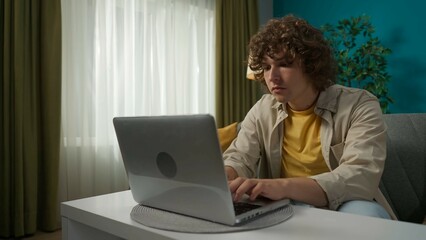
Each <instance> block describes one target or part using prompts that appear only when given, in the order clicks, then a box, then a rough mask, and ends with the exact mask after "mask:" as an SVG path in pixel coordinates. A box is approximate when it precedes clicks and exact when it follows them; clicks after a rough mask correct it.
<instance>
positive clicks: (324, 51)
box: [248, 14, 336, 91]
mask: <svg viewBox="0 0 426 240" xmlns="http://www.w3.org/2000/svg"><path fill="white" fill-rule="evenodd" d="M248 46H249V53H250V54H249V67H250V68H251V69H252V70H253V71H254V72H255V78H256V80H258V81H260V82H262V83H263V84H265V85H266V83H265V79H264V77H263V72H264V71H263V63H264V60H265V56H268V57H270V58H272V59H274V57H275V56H277V55H279V54H282V53H284V54H285V59H286V61H287V62H288V63H292V62H293V61H295V59H297V60H300V63H301V66H302V69H303V71H304V72H305V73H306V74H307V75H308V76H309V77H310V79H311V81H312V82H313V84H314V86H315V88H316V89H317V90H319V91H322V90H324V89H325V88H327V87H328V86H330V85H332V84H333V83H334V82H335V78H336V62H335V59H334V57H333V50H332V48H331V47H330V45H329V44H328V42H327V41H326V40H325V39H324V37H323V34H322V32H321V31H320V30H318V29H316V28H314V27H313V26H312V25H310V24H309V23H308V22H307V21H306V20H303V19H301V18H298V17H295V16H293V15H291V14H290V15H287V16H285V17H283V18H281V19H271V20H269V22H268V23H267V24H266V25H265V26H264V27H263V29H261V30H260V31H259V32H258V33H257V34H255V35H254V36H253V37H252V38H251V39H250V43H249V45H248Z"/></svg>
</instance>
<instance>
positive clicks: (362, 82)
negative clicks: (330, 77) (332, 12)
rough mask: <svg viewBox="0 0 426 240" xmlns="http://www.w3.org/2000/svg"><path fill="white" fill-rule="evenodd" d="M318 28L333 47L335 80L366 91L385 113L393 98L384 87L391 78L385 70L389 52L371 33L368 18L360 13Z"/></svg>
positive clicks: (372, 31) (372, 32)
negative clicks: (373, 97) (336, 71)
mask: <svg viewBox="0 0 426 240" xmlns="http://www.w3.org/2000/svg"><path fill="white" fill-rule="evenodd" d="M321 30H322V31H323V33H324V37H325V38H326V39H327V41H329V43H330V44H331V46H332V47H333V49H334V54H335V58H336V61H337V65H338V74H337V82H338V83H339V84H342V85H345V86H349V87H357V88H364V89H366V90H368V91H369V92H371V93H372V94H374V95H375V96H376V97H377V98H378V99H379V101H380V106H381V108H382V111H383V112H384V113H388V112H389V110H388V107H389V104H390V103H393V100H392V98H391V97H390V96H389V92H388V87H387V83H388V82H389V81H390V78H391V77H390V75H389V74H388V72H387V61H386V56H387V55H389V54H390V53H391V52H392V51H391V50H390V49H389V48H386V47H384V46H382V44H381V43H380V40H379V38H378V37H375V36H373V34H374V33H375V29H374V27H373V26H372V24H371V21H370V17H369V16H366V15H361V16H359V17H351V18H349V19H342V20H340V21H338V23H337V24H336V25H335V26H334V25H331V24H325V25H323V26H321Z"/></svg>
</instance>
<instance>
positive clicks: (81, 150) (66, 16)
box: [61, 0, 215, 199]
mask: <svg viewBox="0 0 426 240" xmlns="http://www.w3.org/2000/svg"><path fill="white" fill-rule="evenodd" d="M214 25H215V20H214V0H192V1H191V0H121V1H120V0H115V1H114V0H110V1H105V0H84V1H83V0H62V39H63V41H62V82H63V83H62V140H63V141H62V148H61V177H62V179H61V191H62V199H75V198H79V197H86V196H91V195H96V194H102V193H107V192H113V191H118V190H123V189H126V188H127V178H126V175H125V172H124V168H123V166H122V161H121V154H120V152H119V149H118V145H117V140H116V136H115V132H114V129H113V125H112V118H113V117H116V116H137V115H166V114H189V113H210V114H212V115H214V109H215V106H214V93H215V90H214V85H215V84H214V45H215V43H214V39H215V37H214V36H215V34H214V29H215V26H214Z"/></svg>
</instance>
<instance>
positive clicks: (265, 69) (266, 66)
mask: <svg viewBox="0 0 426 240" xmlns="http://www.w3.org/2000/svg"><path fill="white" fill-rule="evenodd" d="M262 68H263V70H264V71H267V70H269V69H271V66H269V65H263V66H262Z"/></svg>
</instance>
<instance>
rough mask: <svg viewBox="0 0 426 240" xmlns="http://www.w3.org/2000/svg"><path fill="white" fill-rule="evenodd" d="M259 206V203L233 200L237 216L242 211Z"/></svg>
mask: <svg viewBox="0 0 426 240" xmlns="http://www.w3.org/2000/svg"><path fill="white" fill-rule="evenodd" d="M259 207H261V206H260V205H255V204H250V203H246V202H234V211H235V215H236V216H238V215H240V214H242V213H245V212H248V211H250V210H253V209H256V208H259Z"/></svg>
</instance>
